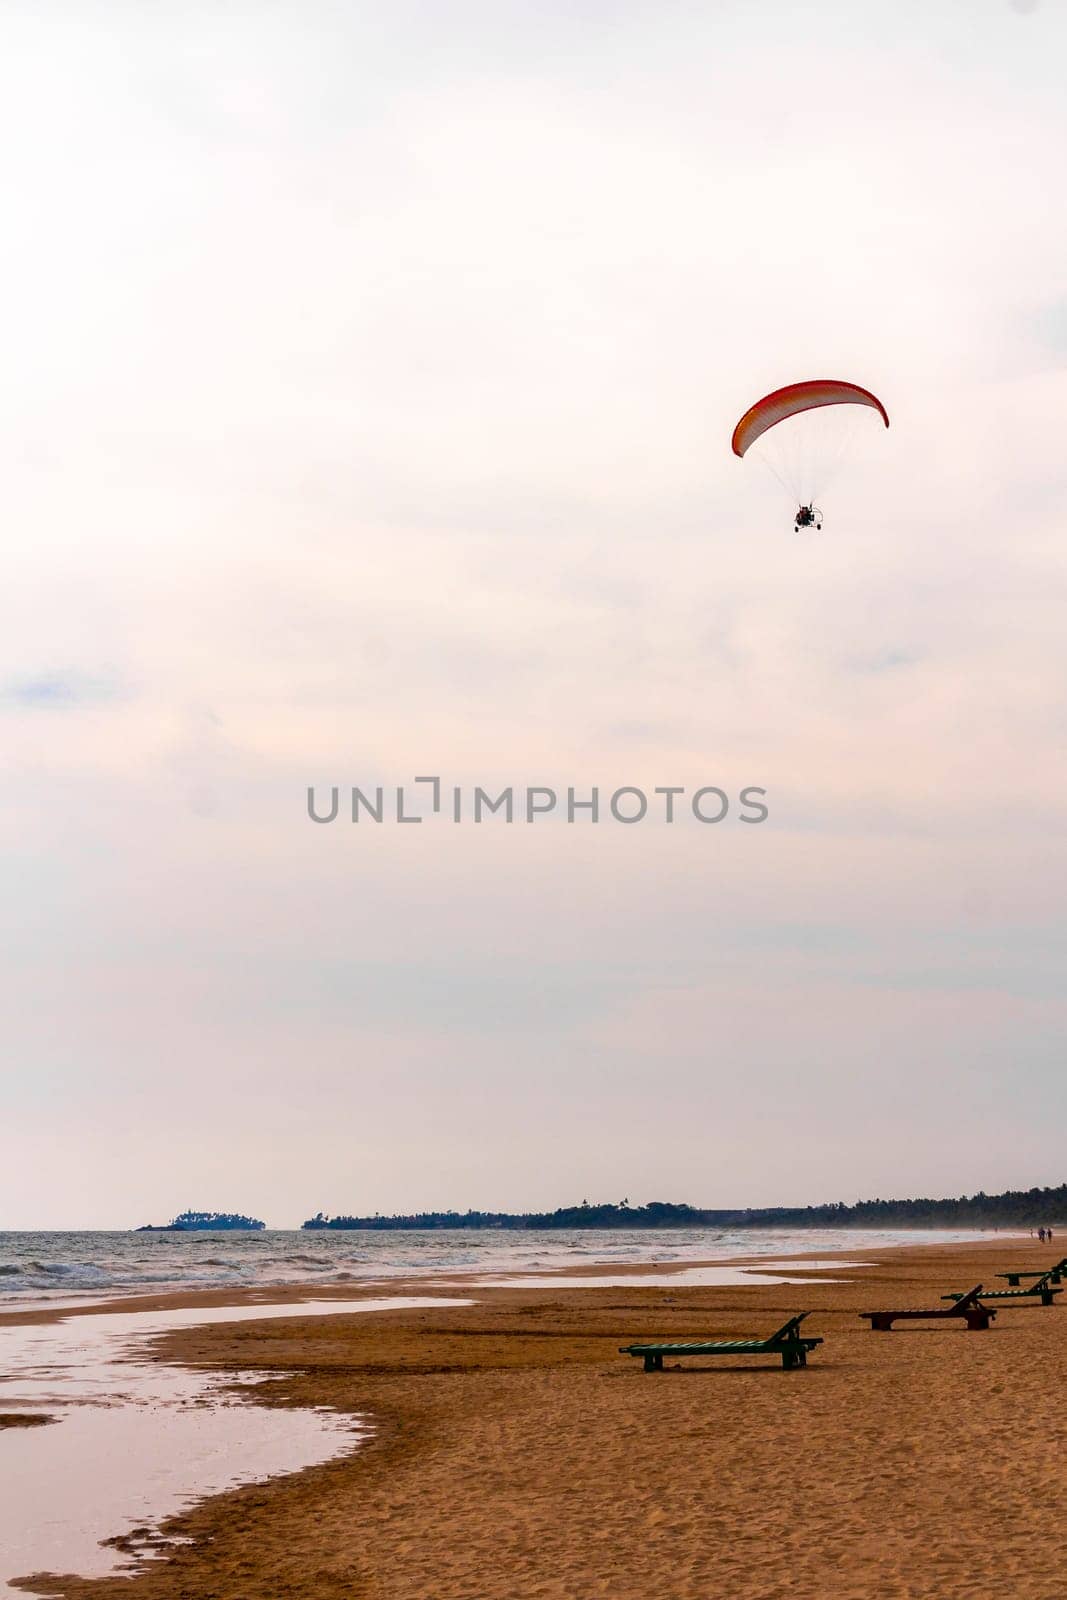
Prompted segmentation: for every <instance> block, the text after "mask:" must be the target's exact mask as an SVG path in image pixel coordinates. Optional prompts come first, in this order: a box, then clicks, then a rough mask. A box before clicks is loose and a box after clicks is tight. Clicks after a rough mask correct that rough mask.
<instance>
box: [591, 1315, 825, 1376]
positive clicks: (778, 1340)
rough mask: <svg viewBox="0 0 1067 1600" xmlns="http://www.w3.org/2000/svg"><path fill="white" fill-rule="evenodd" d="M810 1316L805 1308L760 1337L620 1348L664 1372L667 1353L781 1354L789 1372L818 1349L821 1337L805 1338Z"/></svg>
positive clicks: (652, 1369) (650, 1368) (650, 1369)
mask: <svg viewBox="0 0 1067 1600" xmlns="http://www.w3.org/2000/svg"><path fill="white" fill-rule="evenodd" d="M807 1315H808V1313H807V1312H806V1311H801V1312H800V1313H799V1315H798V1316H795V1317H790V1319H789V1321H788V1322H787V1323H786V1324H785V1326H784V1327H781V1328H779V1329H778V1331H777V1332H776V1333H771V1334H768V1335H767V1337H766V1339H760V1338H758V1337H757V1336H756V1335H755V1334H753V1335H751V1337H749V1338H746V1339H709V1340H698V1341H693V1342H692V1343H688V1342H687V1343H685V1344H626V1345H622V1346H620V1348H619V1354H620V1355H621V1356H643V1357H644V1361H645V1371H646V1372H662V1371H663V1358H664V1356H777V1355H780V1356H781V1358H782V1366H783V1368H784V1369H785V1370H786V1371H787V1372H788V1371H789V1370H790V1369H791V1368H793V1367H806V1366H807V1364H808V1351H809V1350H814V1349H815V1346H816V1345H817V1344H822V1340H821V1339H802V1338H801V1336H800V1331H799V1330H800V1324H801V1323H802V1322H803V1321H804V1318H805V1317H806V1316H807Z"/></svg>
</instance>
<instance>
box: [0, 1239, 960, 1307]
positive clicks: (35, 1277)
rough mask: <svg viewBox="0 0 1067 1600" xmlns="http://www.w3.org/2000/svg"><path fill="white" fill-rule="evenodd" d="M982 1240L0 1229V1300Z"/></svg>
mask: <svg viewBox="0 0 1067 1600" xmlns="http://www.w3.org/2000/svg"><path fill="white" fill-rule="evenodd" d="M982 1237H984V1235H983V1234H982V1233H980V1232H977V1231H974V1230H966V1229H958V1230H951V1229H942V1230H937V1229H927V1230H922V1231H921V1232H920V1231H916V1230H913V1229H896V1230H894V1229H862V1230H861V1229H848V1230H845V1229H833V1228H821V1229H814V1228H813V1229H766V1230H763V1229H759V1230H757V1229H743V1230H742V1229H735V1230H732V1231H731V1230H727V1231H723V1230H719V1229H714V1228H685V1229H663V1230H659V1229H634V1230H632V1231H623V1230H618V1231H616V1230H614V1229H612V1230H592V1229H590V1230H577V1229H576V1230H574V1231H572V1232H559V1231H556V1230H552V1231H550V1232H539V1231H535V1230H532V1229H531V1230H529V1231H515V1232H511V1231H505V1230H501V1229H491V1228H490V1229H484V1230H474V1229H466V1228H463V1229H455V1230H452V1229H434V1230H432V1231H427V1232H412V1233H406V1232H382V1233H363V1232H359V1233H357V1232H353V1233H342V1232H336V1233H333V1232H326V1231H312V1232H306V1233H305V1232H303V1231H301V1230H298V1229H294V1230H285V1229H267V1230H265V1231H264V1232H261V1233H89V1232H86V1233H76V1232H71V1233H0V1307H2V1306H3V1305H5V1304H7V1305H12V1304H14V1303H18V1302H21V1301H25V1300H33V1301H35V1302H36V1301H41V1300H51V1299H56V1298H61V1299H64V1300H67V1299H72V1298H74V1299H83V1298H86V1297H92V1298H100V1297H101V1296H103V1295H109V1296H110V1295H114V1294H123V1295H125V1294H160V1293H164V1292H168V1291H171V1290H187V1289H220V1288H229V1287H235V1288H236V1287H240V1288H259V1287H263V1288H266V1287H270V1286H278V1285H280V1284H307V1285H329V1284H354V1283H376V1282H387V1281H389V1280H390V1279H395V1278H410V1277H416V1278H427V1279H431V1278H434V1277H440V1276H443V1275H446V1274H450V1273H455V1272H465V1273H467V1272H469V1273H476V1274H478V1275H482V1274H486V1275H494V1276H495V1275H499V1274H500V1273H506V1272H520V1273H531V1272H534V1273H538V1274H541V1273H550V1272H554V1271H558V1270H559V1269H560V1268H563V1267H567V1268H571V1269H574V1268H576V1267H581V1266H583V1265H585V1266H592V1265H594V1264H600V1263H603V1264H606V1265H612V1264H617V1265H619V1266H637V1265H640V1264H642V1263H648V1264H649V1265H651V1264H653V1263H658V1262H678V1263H685V1262H693V1261H705V1260H709V1259H712V1260H716V1261H723V1262H729V1261H731V1260H735V1259H737V1258H739V1257H743V1256H769V1257H772V1258H773V1257H777V1256H788V1255H797V1254H801V1253H804V1254H807V1253H810V1252H812V1251H818V1252H820V1253H824V1252H832V1251H849V1250H861V1249H862V1250H877V1249H884V1248H888V1247H890V1246H892V1245H899V1244H909V1243H910V1244H918V1243H929V1244H942V1243H945V1244H949V1243H954V1242H956V1241H964V1240H968V1239H978V1238H982Z"/></svg>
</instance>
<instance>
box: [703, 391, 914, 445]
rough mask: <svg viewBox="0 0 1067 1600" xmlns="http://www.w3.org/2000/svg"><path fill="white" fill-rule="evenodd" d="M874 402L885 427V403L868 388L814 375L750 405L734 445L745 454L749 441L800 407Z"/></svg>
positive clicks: (886, 423)
mask: <svg viewBox="0 0 1067 1600" xmlns="http://www.w3.org/2000/svg"><path fill="white" fill-rule="evenodd" d="M843 405H858V406H873V407H874V409H875V411H877V412H878V414H879V415H880V417H881V418H882V421H883V422H884V423H885V425H886V427H887V428H888V426H889V417H888V415H887V414H886V409H885V406H884V405H883V404H882V402H881V401H880V400H879V399H878V397H877V396H876V395H873V394H871V392H870V390H869V389H861V388H860V387H859V385H858V384H855V383H838V382H837V381H836V380H835V379H833V378H813V379H811V380H810V381H809V382H808V383H790V384H788V385H787V386H786V387H785V388H784V389H775V390H774V391H773V393H771V394H767V395H764V397H763V399H762V400H757V401H756V404H755V405H754V406H750V407H749V409H748V410H747V411H746V412H745V414H744V416H743V417H742V418H741V421H740V422H739V423H738V424H737V427H736V428H735V429H734V436H733V440H732V441H731V442H732V445H733V452H734V455H735V456H743V455H744V453H745V451H746V450H747V449H748V447H749V445H751V444H755V442H756V440H757V439H758V438H759V437H760V435H761V434H763V433H766V432H767V429H768V428H773V427H774V425H775V423H776V422H784V421H785V419H786V417H795V416H796V415H797V413H798V412H800V411H815V410H816V409H817V408H818V407H819V406H843Z"/></svg>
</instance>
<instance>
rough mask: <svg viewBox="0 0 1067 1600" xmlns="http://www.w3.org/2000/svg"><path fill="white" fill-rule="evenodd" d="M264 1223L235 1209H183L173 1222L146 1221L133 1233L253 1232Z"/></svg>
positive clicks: (262, 1226) (263, 1225) (264, 1224)
mask: <svg viewBox="0 0 1067 1600" xmlns="http://www.w3.org/2000/svg"><path fill="white" fill-rule="evenodd" d="M265 1227H266V1223H265V1222H260V1221H259V1219H258V1217H242V1216H240V1215H239V1214H238V1213H237V1212H236V1211H183V1212H182V1214H181V1216H180V1217H175V1218H174V1221H173V1222H166V1223H164V1224H162V1226H157V1225H156V1224H154V1223H151V1222H146V1223H145V1224H144V1225H143V1226H142V1227H140V1228H135V1229H134V1232H135V1233H255V1232H256V1231H257V1230H258V1229H260V1228H265Z"/></svg>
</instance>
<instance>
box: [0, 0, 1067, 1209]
mask: <svg viewBox="0 0 1067 1600" xmlns="http://www.w3.org/2000/svg"><path fill="white" fill-rule="evenodd" d="M4 30H5V34H6V36H7V48H6V49H5V50H4V51H3V53H2V58H0V74H2V85H3V94H2V97H0V98H2V104H3V113H2V115H3V117H4V120H5V125H6V129H5V131H6V138H5V147H6V148H7V150H8V163H9V181H8V183H7V185H6V193H7V196H8V199H7V206H8V226H9V233H10V237H11V238H12V239H13V240H14V241H15V244H14V246H13V248H12V250H10V251H9V252H8V257H7V290H6V296H5V305H6V309H7V317H6V328H5V361H6V367H7V371H8V375H9V382H8V385H7V391H6V392H7V396H8V399H7V402H6V405H7V412H6V417H5V426H4V430H3V463H4V481H5V489H6V504H5V518H4V524H5V531H4V543H5V551H6V554H7V582H6V583H5V585H4V589H3V596H2V598H0V608H2V618H3V626H2V627H0V718H2V734H3V747H4V758H5V759H4V777H3V810H2V818H3V834H2V849H3V866H4V878H5V893H4V895H3V897H2V905H3V913H2V914H3V920H4V957H3V981H4V985H5V989H6V994H5V996H4V999H3V1012H4V1017H5V1051H4V1054H5V1059H6V1062H7V1068H8V1070H7V1075H6V1082H5V1095H4V1121H5V1131H6V1135H7V1137H6V1140H5V1161H4V1163H3V1171H2V1173H0V1220H2V1221H3V1223H4V1225H5V1226H7V1227H11V1228H14V1227H27V1228H30V1227H32V1228H41V1227H50V1228H61V1227H70V1226H77V1227H93V1228H100V1227H125V1226H133V1225H134V1224H136V1223H138V1222H141V1221H144V1220H147V1219H149V1218H159V1219H160V1220H163V1219H165V1218H166V1217H168V1216H170V1215H172V1214H173V1212H174V1210H175V1209H176V1208H178V1207H180V1206H181V1205H183V1204H186V1203H190V1202H192V1203H197V1204H200V1203H213V1204H220V1205H233V1206H235V1207H239V1208H241V1209H244V1210H247V1211H249V1212H251V1213H253V1214H254V1215H256V1216H270V1217H272V1218H274V1219H277V1220H278V1221H287V1222H289V1223H292V1224H296V1223H297V1222H299V1220H300V1219H301V1218H302V1217H304V1216H306V1215H308V1214H309V1211H310V1209H314V1208H315V1207H318V1206H321V1207H323V1208H324V1209H326V1210H327V1211H334V1212H336V1211H354V1212H373V1211H374V1210H376V1209H381V1210H383V1211H392V1210H397V1211H412V1210H420V1209H434V1208H447V1207H450V1206H455V1207H459V1208H461V1209H462V1208H466V1207H467V1206H486V1207H498V1208H502V1209H514V1210H519V1209H523V1208H546V1207H551V1206H553V1205H556V1204H559V1203H561V1201H563V1200H567V1199H570V1198H575V1197H577V1196H579V1195H582V1194H588V1195H589V1196H590V1197H591V1198H593V1199H597V1200H599V1199H606V1198H614V1199H617V1198H618V1197H619V1196H621V1195H623V1194H629V1195H632V1196H634V1197H635V1199H648V1198H654V1197H660V1198H666V1199H690V1200H693V1201H695V1202H697V1203H699V1204H702V1205H724V1206H744V1205H774V1204H804V1203H809V1202H812V1203H815V1202H820V1201H823V1200H829V1199H844V1200H853V1199H856V1198H858V1197H860V1196H867V1195H876V1194H893V1195H900V1196H907V1195H910V1194H953V1193H964V1192H967V1193H969V1192H972V1191H974V1190H976V1189H978V1188H985V1189H987V1190H990V1191H993V1190H998V1189H1002V1188H1007V1187H1010V1186H1017V1187H1028V1186H1029V1185H1031V1184H1057V1183H1059V1182H1060V1181H1061V1179H1062V1175H1063V1174H1062V1162H1061V1155H1062V1141H1061V1140H1060V1139H1059V1137H1058V1133H1059V1128H1060V1126H1061V1123H1062V1118H1063V1113H1064V1110H1065V1099H1064V1096H1065V1090H1064V1087H1063V1081H1064V1080H1063V1074H1062V1072H1061V1071H1060V1070H1059V1067H1060V1062H1061V1055H1062V1040H1063V1033H1064V1020H1065V1016H1064V1008H1065V1002H1064V998H1063V983H1062V961H1063V943H1064V935H1065V924H1064V911H1063V906H1064V903H1065V897H1064V866H1065V840H1064V825H1063V818H1062V803H1061V801H1062V794H1063V780H1064V768H1063V762H1064V756H1063V750H1064V740H1063V730H1064V719H1063V707H1062V698H1063V697H1062V683H1063V675H1064V668H1065V665H1067V662H1065V656H1067V642H1065V639H1064V632H1063V627H1062V617H1063V611H1064V603H1065V599H1067V592H1065V591H1067V584H1065V571H1064V562H1063V554H1062V541H1063V529H1064V491H1065V482H1064V469H1063V455H1062V448H1061V442H1060V431H1061V419H1062V416H1063V414H1064V407H1065V404H1067V370H1065V361H1067V298H1065V295H1067V287H1065V282H1064V273H1063V262H1064V260H1065V259H1067V219H1065V216H1064V211H1063V208H1062V207H1061V206H1059V205H1056V204H1050V203H1047V202H1048V197H1049V196H1050V195H1053V194H1057V193H1058V192H1059V188H1060V175H1061V167H1062V152H1063V135H1064V131H1065V129H1064V121H1065V117H1067V110H1065V106H1064V101H1063V94H1062V72H1061V62H1062V60H1063V56H1064V48H1065V46H1067V16H1065V14H1064V12H1063V10H1062V8H1059V7H1056V6H1052V5H1045V6H1029V7H1026V6H1023V5H1021V4H1020V5H1015V6H1011V5H1007V4H1000V3H993V0H989V3H983V4H980V5H977V6H975V5H973V4H968V5H964V4H962V3H960V4H953V3H947V0H946V3H941V4H937V5H934V6H929V5H922V6H920V5H918V4H909V3H904V0H902V3H900V4H897V5H895V6H893V7H892V8H890V9H883V10H879V11H878V13H877V17H875V15H874V13H873V12H871V11H870V10H869V9H868V8H857V7H855V6H846V5H844V4H833V3H830V0H827V3H823V4H820V5H818V6H817V7H815V8H810V7H804V8H798V7H795V6H791V5H784V4H782V5H779V4H772V3H766V4H761V5H751V4H744V5H742V4H730V3H725V0H723V3H716V4H714V5H708V6H705V7H693V6H691V5H677V4H670V3H668V4H657V5H656V6H654V7H652V6H649V5H645V4H622V5H617V6H612V7H610V8H608V7H601V6H597V5H581V6H577V7H576V6H574V5H567V6H563V5H556V4H551V3H550V4H546V5H539V6H537V7H529V6H527V5H524V4H517V3H510V0H503V3H499V0H494V3H493V4H492V5H489V4H473V3H471V4H466V3H451V0H450V3H448V4H445V5H441V6H438V5H427V4H415V3H409V0H399V3H397V4H394V5H391V6H389V7H388V8H383V7H379V6H374V5H366V4H359V5H355V6H350V7H345V8H341V9H338V8H336V7H334V6H328V5H318V4H314V3H311V4H305V5H301V6H299V7H298V6H295V5H290V4H284V5H279V6H271V7H261V8H257V7H252V8H249V9H247V10H237V11H234V10H226V11H223V12H220V11H219V10H218V8H216V7H209V6H199V5H182V6H180V7H166V6H164V7H151V8H148V9H144V8H140V9H138V8H129V7H124V6H120V5H115V4H98V3H97V4H94V3H92V0H88V3H80V4H79V5H77V6H73V5H69V4H68V5H66V6H64V5H58V6H50V7H48V8H47V10H45V11H42V10H41V9H40V8H38V7H32V6H28V5H16V6H13V7H8V8H7V11H6V15H5V21H4ZM823 374H828V375H831V376H832V375H842V376H850V377H855V378H856V379H857V381H859V382H862V383H866V384H869V385H870V386H871V387H872V388H874V389H875V390H876V392H877V393H878V394H879V395H881V396H883V397H884V398H885V401H886V404H887V407H888V410H889V413H890V415H891V418H892V427H891V428H890V430H889V432H888V433H885V434H884V435H882V436H878V437H876V438H872V439H871V440H870V441H869V442H868V441H865V443H864V448H863V450H862V451H861V452H860V453H859V455H858V456H857V457H856V458H855V459H854V460H853V461H852V464H851V465H850V466H846V468H845V469H844V470H843V471H842V473H841V474H840V475H839V477H838V478H837V479H836V480H835V483H834V486H833V490H832V493H830V494H829V495H828V496H827V497H826V501H825V504H824V505H823V511H824V513H825V516H826V526H825V528H824V530H823V532H822V534H821V535H819V536H818V537H817V538H816V537H812V538H796V537H794V536H793V534H792V531H791V517H792V514H793V507H792V506H791V505H790V504H788V503H787V502H785V501H784V500H783V498H782V496H781V495H780V494H779V493H778V491H777V489H776V488H775V487H774V485H773V484H772V483H770V482H769V481H766V480H764V479H762V478H761V477H760V475H759V474H758V473H757V472H750V471H749V470H748V467H749V465H750V463H748V462H744V463H741V462H738V461H737V460H736V459H734V458H733V457H732V456H731V454H730V451H729V438H730V431H731V428H732V427H733V424H734V422H735V421H736V420H737V417H738V416H739V415H740V414H741V412H742V411H743V410H744V408H745V407H746V406H747V405H748V404H750V403H751V401H752V400H753V399H754V398H755V397H756V396H758V395H760V394H762V393H764V392H765V391H766V390H768V389H770V388H772V387H774V386H775V385H776V384H779V383H784V382H788V381H789V380H790V379H792V378H794V377H796V376H798V375H799V376H805V375H813V376H817V375H823ZM418 774H439V775H440V776H441V778H442V781H443V782H444V783H446V784H460V785H463V786H465V787H467V788H468V789H470V788H472V787H473V786H474V785H476V784H482V785H485V786H486V787H488V788H490V789H491V790H492V792H496V790H498V789H499V788H501V787H503V786H504V785H506V784H510V783H514V784H515V785H517V786H524V785H527V784H548V785H555V786H557V787H558V788H560V790H561V791H562V790H564V789H565V788H566V787H567V786H568V785H573V786H574V787H575V788H576V790H577V791H578V792H579V793H583V794H584V793H588V791H589V789H590V788H591V787H592V786H593V785H594V784H599V785H602V786H603V788H604V791H605V793H607V792H610V791H611V790H613V789H615V788H617V787H618V786H619V785H624V784H625V785H637V786H641V787H643V788H645V789H647V790H649V791H651V790H652V789H653V788H654V787H655V786H657V785H671V784H676V785H684V786H686V788H687V790H689V791H692V790H693V789H695V788H697V787H699V786H700V785H702V784H710V785H719V786H721V787H722V788H723V789H725V790H726V791H728V792H729V793H730V794H731V795H733V794H736V793H737V791H738V790H739V789H740V788H741V787H743V786H744V785H746V784H752V785H759V786H762V787H763V788H765V789H766V791H767V796H768V805H769V812H770V814H769V817H768V820H767V821H766V823H765V824H763V825H761V826H760V827H755V828H746V827H743V826H741V825H739V824H738V823H737V822H736V821H735V818H734V817H733V816H731V817H730V818H728V819H727V820H726V821H725V822H723V823H722V824H721V825H719V826H716V827H699V826H696V825H694V824H693V823H692V822H691V821H690V822H689V823H688V824H686V825H678V826H674V827H669V826H667V825H665V824H664V823H662V822H661V821H657V820H653V819H650V820H649V821H647V822H645V823H643V824H642V825H641V826H640V827H624V826H617V825H610V826H609V825H606V824H604V823H603V822H602V823H601V824H599V825H597V826H593V825H590V824H589V823H587V822H583V821H581V820H579V821H578V822H576V823H575V824H574V825H567V824H565V823H562V822H560V821H551V820H546V821H544V822H543V823H541V822H539V823H536V824H533V825H526V824H521V825H520V824H519V823H515V824H513V825H512V826H510V827H508V826H506V825H505V824H503V823H502V822H500V823H499V824H493V825H488V824H487V825H483V826H481V827H476V826H474V825H472V824H464V825H453V824H451V823H449V822H448V821H447V819H446V818H438V819H436V820H434V822H433V824H432V825H430V824H429V823H426V824H423V825H420V826H412V827H402V826H396V825H395V824H391V825H386V824H384V823H383V824H382V825H381V826H377V827H374V826H367V825H365V824H364V823H361V824H360V825H359V827H358V828H357V827H354V826H352V825H351V824H347V823H343V822H338V823H337V824H335V825H334V826H332V827H329V828H326V827H316V826H314V825H313V824H312V823H310V822H309V821H308V818H307V814H306V809H305V795H306V789H307V786H308V785H309V784H315V785H318V786H319V787H320V790H325V789H326V788H328V787H329V786H330V785H332V784H339V785H342V786H346V785H350V784H357V785H363V786H365V787H366V786H373V785H375V784H379V783H380V784H382V785H384V786H386V788H387V790H388V789H389V788H390V787H391V786H394V785H396V784H403V783H408V784H410V782H411V780H412V778H413V777H414V776H415V775H418Z"/></svg>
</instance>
